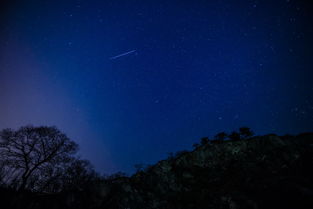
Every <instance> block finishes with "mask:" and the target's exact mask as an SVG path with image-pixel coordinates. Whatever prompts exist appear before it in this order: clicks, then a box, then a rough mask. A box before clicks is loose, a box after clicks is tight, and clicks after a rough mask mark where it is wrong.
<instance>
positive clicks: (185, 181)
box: [0, 127, 313, 209]
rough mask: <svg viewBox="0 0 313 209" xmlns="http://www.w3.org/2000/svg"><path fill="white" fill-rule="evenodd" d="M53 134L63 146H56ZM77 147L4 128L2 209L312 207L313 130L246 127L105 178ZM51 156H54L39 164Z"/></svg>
mask: <svg viewBox="0 0 313 209" xmlns="http://www.w3.org/2000/svg"><path fill="white" fill-rule="evenodd" d="M22 133H23V134H24V135H23V134H22ZM25 134H30V135H28V139H29V140H28V141H27V140H25ZM22 136H23V137H22ZM55 136H58V137H59V138H58V139H59V141H57V142H59V143H54V142H53V140H55V139H56V138H55ZM19 137H20V138H21V139H23V140H20V141H19V140H18V138H19ZM32 137H33V138H34V139H35V140H34V141H32V140H30V139H31V138H32ZM49 137H50V138H49ZM26 138H27V137H26ZM12 139H14V140H13V141H12ZM47 139H49V140H47ZM61 139H62V140H63V141H62V140H61ZM40 140H43V142H40ZM44 140H46V141H44ZM60 140H61V141H60ZM10 141H11V142H10ZM9 142H10V143H9ZM31 142H32V143H31ZM39 142H40V143H39ZM52 142H53V143H52ZM43 143H47V144H50V143H52V144H50V145H49V146H51V147H54V148H60V147H62V146H63V145H67V146H65V147H66V149H63V151H62V152H60V153H58V155H56V153H55V152H50V151H51V150H48V149H46V148H45V149H46V150H43V149H44V147H45V146H46V145H43ZM17 144H18V145H17ZM35 144H36V146H35ZM20 145H23V146H24V148H22V147H21V146H20ZM9 146H12V147H13V148H12V147H9ZM27 146H28V147H27ZM76 146H77V145H76V144H75V143H73V142H72V141H71V140H70V139H68V138H67V137H66V136H65V135H63V134H62V133H61V132H59V131H58V130H57V129H56V128H52V127H22V128H21V129H19V130H17V131H13V130H8V129H7V130H4V131H2V132H1V149H0V154H1V175H0V178H1V179H0V180H1V188H0V197H1V208H14V209H20V208H23V209H41V208H46V209H57V208H75V209H79V208H84V209H97V208H99V209H100V208H105V209H139V208H141V209H161V208H162V209H208V208H213V209H248V208H249V209H250V208H252V209H263V208H264V209H265V208H284V209H291V208H313V133H303V134H299V135H297V136H292V135H285V136H277V135H275V134H269V135H264V136H253V132H252V131H251V130H250V129H249V128H247V127H242V128H240V129H239V131H238V132H237V131H234V132H232V133H231V134H227V133H224V132H222V133H218V134H217V135H216V136H215V138H214V139H209V138H207V137H204V138H202V139H201V140H200V142H199V144H195V145H194V146H193V147H194V149H193V150H192V151H181V152H178V153H175V154H170V155H169V157H168V158H167V159H165V160H161V161H159V162H158V163H156V164H155V165H151V166H147V167H145V166H143V165H136V169H137V172H136V173H135V174H134V175H132V176H130V177H128V176H126V175H124V174H123V173H117V174H114V175H112V176H107V177H103V176H100V175H99V174H97V173H96V172H95V171H94V170H93V169H92V167H91V165H90V164H89V163H88V161H85V160H82V159H80V158H78V157H77V156H76V155H75V153H76V150H77V147H76ZM14 147H15V148H14ZM25 147H27V148H25ZM32 147H34V148H32ZM65 147H64V148H65ZM18 148H20V149H19V151H18ZM35 148H36V149H38V150H37V152H35V154H31V155H30V153H31V152H33V151H34V150H35ZM14 150H15V152H13V151H14ZM12 153H13V154H12ZM25 153H29V155H25ZM44 153H45V154H44ZM49 153H50V154H54V157H48V158H47V160H44V161H45V162H44V163H42V164H40V165H37V164H36V162H37V163H38V162H42V160H40V159H46V158H44V156H46V157H47V156H50V155H49ZM23 154H24V155H23ZM25 156H26V158H27V159H26V160H25ZM31 160H33V161H31ZM25 162H27V163H28V164H29V165H28V166H26V164H25ZM30 162H32V163H30ZM31 166H33V167H31ZM34 166H35V169H34ZM30 167H31V168H30ZM15 170H16V171H15ZM30 170H33V171H32V172H31V173H30ZM25 173H26V174H25ZM29 173H30V174H29ZM13 174H14V175H13ZM28 174H29V175H28ZM25 175H28V177H27V179H26V180H25ZM43 185H45V186H43Z"/></svg>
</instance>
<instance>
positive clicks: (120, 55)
mask: <svg viewBox="0 0 313 209" xmlns="http://www.w3.org/2000/svg"><path fill="white" fill-rule="evenodd" d="M135 51H136V50H131V51H129V52H125V53H123V54H119V55H116V56H114V57H111V58H110V60H114V59H117V58H119V57H123V56H126V55H128V54H132V53H134V52H135Z"/></svg>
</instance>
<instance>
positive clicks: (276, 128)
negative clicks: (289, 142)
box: [0, 0, 313, 173]
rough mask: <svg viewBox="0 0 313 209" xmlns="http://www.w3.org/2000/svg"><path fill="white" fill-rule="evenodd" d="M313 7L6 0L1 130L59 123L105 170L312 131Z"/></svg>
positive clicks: (1, 13)
mask: <svg viewBox="0 0 313 209" xmlns="http://www.w3.org/2000/svg"><path fill="white" fill-rule="evenodd" d="M310 2H311V1H309V0H307V1H305V0H299V1H297V0H275V1H274V0H268V1H262V0H259V1H257V0H253V1H252V0H245V1H242V0H236V1H235V0H215V1H213V0H212V1H210V0H205V1H204V0H194V1H191V0H190V1H182V0H180V1H178V0H176V1H175V0H167V1H148V0H146V1H132V0H127V1H126V0H124V1H119V0H105V1H100V0H99V1H93V0H80V1H79V0H63V1H57V0H50V1H48V0H36V1H35V0H27V1H22V0H21V1H13V0H7V1H3V0H1V3H0V128H1V129H2V128H18V127H20V126H23V125H27V124H33V125H55V126H57V127H58V128H59V129H60V130H61V131H63V132H65V133H66V134H67V135H68V136H69V137H70V138H71V139H73V140H75V141H76V142H77V143H79V145H80V148H81V149H80V153H81V155H82V157H83V158H87V159H89V160H90V161H91V162H92V163H93V164H94V165H95V167H96V169H97V170H98V171H100V172H103V173H112V172H117V171H124V172H127V173H131V172H133V170H134V169H133V166H134V164H138V163H144V164H151V163H155V162H156V161H158V160H161V159H163V158H166V156H167V154H168V153H169V152H176V151H179V150H184V149H191V146H192V144H193V143H195V142H198V141H199V139H200V138H201V137H204V136H209V137H212V136H214V135H215V134H216V133H217V132H220V131H227V132H230V131H233V130H234V129H237V128H239V127H241V126H249V127H251V128H252V129H253V130H254V132H256V133H257V134H266V133H277V134H286V133H290V134H297V133H300V132H308V131H312V130H313V68H312V62H313V6H312V4H313V3H310Z"/></svg>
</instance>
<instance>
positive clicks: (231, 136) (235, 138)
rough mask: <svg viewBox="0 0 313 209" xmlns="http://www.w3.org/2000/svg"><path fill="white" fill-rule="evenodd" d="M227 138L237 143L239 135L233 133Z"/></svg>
mask: <svg viewBox="0 0 313 209" xmlns="http://www.w3.org/2000/svg"><path fill="white" fill-rule="evenodd" d="M228 137H229V139H230V140H233V141H237V140H240V139H241V137H240V134H239V133H238V132H236V131H233V132H232V133H231V134H230V135H229V136H228Z"/></svg>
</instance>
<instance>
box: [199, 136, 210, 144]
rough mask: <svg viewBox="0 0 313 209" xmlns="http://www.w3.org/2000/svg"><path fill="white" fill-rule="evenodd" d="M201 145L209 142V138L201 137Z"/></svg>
mask: <svg viewBox="0 0 313 209" xmlns="http://www.w3.org/2000/svg"><path fill="white" fill-rule="evenodd" d="M200 143H201V145H206V144H208V143H209V138H208V137H203V138H201V142H200Z"/></svg>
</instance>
